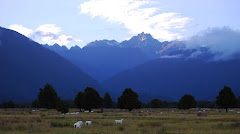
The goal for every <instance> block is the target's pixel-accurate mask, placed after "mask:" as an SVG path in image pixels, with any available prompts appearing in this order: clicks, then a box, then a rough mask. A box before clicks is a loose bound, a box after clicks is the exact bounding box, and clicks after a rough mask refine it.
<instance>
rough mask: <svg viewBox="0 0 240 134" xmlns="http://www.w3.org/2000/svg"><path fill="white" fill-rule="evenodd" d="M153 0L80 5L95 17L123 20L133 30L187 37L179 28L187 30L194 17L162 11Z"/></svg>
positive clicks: (112, 0) (92, 0) (96, 1)
mask: <svg viewBox="0 0 240 134" xmlns="http://www.w3.org/2000/svg"><path fill="white" fill-rule="evenodd" d="M153 4H155V2H154V1H152V0H88V1H86V2H84V3H82V4H81V5H80V6H79V9H80V11H81V13H82V14H88V15H90V16H91V17H92V18H95V17H101V18H103V19H106V20H107V21H109V22H113V23H119V24H123V25H124V26H125V27H126V28H127V29H128V30H129V31H130V33H131V34H138V33H141V32H146V33H151V34H152V35H153V37H154V38H157V39H159V40H164V41H165V40H175V39H181V38H183V37H182V36H181V35H180V34H179V33H178V32H177V31H180V30H184V29H183V28H184V26H185V24H186V23H187V22H188V21H189V20H190V19H189V18H188V17H182V16H181V14H179V13H174V12H168V13H166V12H160V11H161V9H160V8H157V7H153V6H152V5H153Z"/></svg>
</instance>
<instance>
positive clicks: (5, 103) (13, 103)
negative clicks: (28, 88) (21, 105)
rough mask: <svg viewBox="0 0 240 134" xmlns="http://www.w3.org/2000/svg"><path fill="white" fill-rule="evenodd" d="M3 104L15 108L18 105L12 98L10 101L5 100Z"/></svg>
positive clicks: (5, 106)
mask: <svg viewBox="0 0 240 134" xmlns="http://www.w3.org/2000/svg"><path fill="white" fill-rule="evenodd" d="M2 105H3V108H15V106H16V104H15V102H13V101H12V100H10V101H8V102H4V103H3V104H2Z"/></svg>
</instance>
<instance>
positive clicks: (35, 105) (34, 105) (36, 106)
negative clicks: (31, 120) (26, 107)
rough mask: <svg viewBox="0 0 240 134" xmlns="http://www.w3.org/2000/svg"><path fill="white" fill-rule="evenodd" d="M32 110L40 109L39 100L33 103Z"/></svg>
mask: <svg viewBox="0 0 240 134" xmlns="http://www.w3.org/2000/svg"><path fill="white" fill-rule="evenodd" d="M32 108H39V104H38V100H37V99H36V100H34V101H33V102H32Z"/></svg>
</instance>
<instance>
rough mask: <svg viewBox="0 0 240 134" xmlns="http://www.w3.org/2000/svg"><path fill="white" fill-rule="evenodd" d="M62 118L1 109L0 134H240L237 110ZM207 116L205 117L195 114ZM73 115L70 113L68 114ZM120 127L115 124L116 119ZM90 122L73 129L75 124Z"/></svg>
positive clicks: (47, 112) (50, 113) (42, 111)
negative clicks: (119, 120)
mask: <svg viewBox="0 0 240 134" xmlns="http://www.w3.org/2000/svg"><path fill="white" fill-rule="evenodd" d="M77 111H78V109H70V114H67V115H61V113H59V112H57V111H55V110H45V109H38V110H32V109H0V134H25V133H45V134H46V133H47V134H87V133H94V134H104V133H107V134H165V133H167V134H186V133H187V134H240V114H239V113H238V111H240V109H232V110H229V112H228V113H225V111H224V110H217V109H191V110H178V109H139V110H133V111H132V112H128V111H125V110H119V109H108V110H107V109H104V112H103V113H97V111H98V110H94V112H93V113H79V114H73V112H77ZM199 111H201V113H206V116H205V115H204V116H197V114H198V113H199ZM71 113H72V114H71ZM122 118H123V119H124V121H123V124H122V125H121V124H117V125H116V124H115V120H116V119H122ZM80 120H81V121H84V123H85V121H87V120H90V121H92V122H93V124H92V125H91V126H89V127H88V126H85V125H83V126H82V128H81V129H78V130H75V129H74V128H73V124H74V123H75V122H77V121H80Z"/></svg>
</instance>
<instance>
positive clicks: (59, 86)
mask: <svg viewBox="0 0 240 134" xmlns="http://www.w3.org/2000/svg"><path fill="white" fill-rule="evenodd" d="M0 42H1V45H0V101H7V100H9V99H12V100H14V101H19V102H26V101H28V102H29V101H32V100H33V99H36V97H37V94H38V92H39V89H40V88H42V87H43V86H44V85H45V84H46V83H49V84H51V85H53V87H54V88H55V89H56V91H57V93H58V95H59V96H60V97H61V98H62V99H73V98H74V97H75V95H76V93H77V92H79V91H80V90H84V88H85V87H87V86H90V87H93V88H95V89H97V90H100V89H101V88H100V86H99V84H98V83H97V81H95V80H94V79H93V78H92V77H90V76H89V75H88V74H86V73H84V72H82V71H81V70H80V69H79V68H78V67H77V66H75V65H74V64H72V63H71V62H69V61H68V60H66V59H64V58H63V57H61V56H60V55H59V54H57V53H55V52H53V51H51V50H49V49H47V48H44V47H43V46H42V45H40V44H38V43H36V42H34V41H33V40H31V39H29V38H27V37H25V36H23V35H21V34H19V33H17V32H15V31H12V30H9V29H5V28H2V27H0ZM53 47H55V48H56V49H58V50H60V49H59V48H58V45H54V46H53ZM61 49H62V48H61ZM63 49H65V48H64V47H63Z"/></svg>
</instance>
